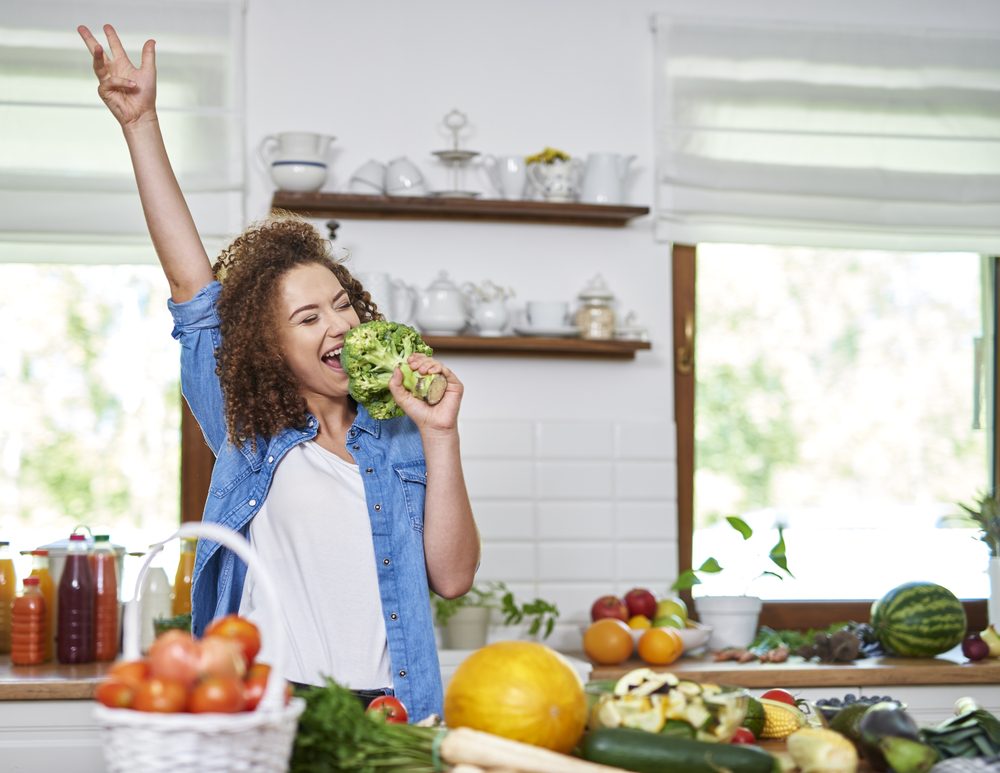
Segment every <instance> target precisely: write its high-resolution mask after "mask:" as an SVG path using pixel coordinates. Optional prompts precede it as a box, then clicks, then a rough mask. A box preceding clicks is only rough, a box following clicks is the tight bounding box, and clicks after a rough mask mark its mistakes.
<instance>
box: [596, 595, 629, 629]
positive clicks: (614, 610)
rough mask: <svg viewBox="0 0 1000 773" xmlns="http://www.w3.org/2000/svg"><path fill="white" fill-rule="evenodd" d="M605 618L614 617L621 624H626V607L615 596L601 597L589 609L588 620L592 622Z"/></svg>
mask: <svg viewBox="0 0 1000 773" xmlns="http://www.w3.org/2000/svg"><path fill="white" fill-rule="evenodd" d="M605 617H614V618H617V619H619V620H621V621H622V622H623V623H627V622H628V607H627V606H625V602H624V601H622V600H621V599H620V598H618V597H617V596H601V597H600V598H599V599H598V600H597V601H595V602H594V603H593V605H592V606H591V607H590V619H591V621H594V620H601V619H602V618H605Z"/></svg>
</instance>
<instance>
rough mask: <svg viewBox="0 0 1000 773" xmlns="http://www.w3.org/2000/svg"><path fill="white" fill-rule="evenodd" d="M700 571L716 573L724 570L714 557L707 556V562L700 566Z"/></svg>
mask: <svg viewBox="0 0 1000 773" xmlns="http://www.w3.org/2000/svg"><path fill="white" fill-rule="evenodd" d="M698 571H699V572H705V573H707V574H715V573H716V572H721V571H722V566H721V565H720V564H719V562H718V561H716V560H715V559H714V558H706V559H705V563H703V564H702V565H701V566H699V567H698Z"/></svg>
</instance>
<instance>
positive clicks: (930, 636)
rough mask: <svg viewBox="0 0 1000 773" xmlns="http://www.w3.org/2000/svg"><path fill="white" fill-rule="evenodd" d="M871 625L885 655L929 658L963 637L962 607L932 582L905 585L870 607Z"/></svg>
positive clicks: (947, 591) (952, 645) (963, 616)
mask: <svg viewBox="0 0 1000 773" xmlns="http://www.w3.org/2000/svg"><path fill="white" fill-rule="evenodd" d="M871 625H872V628H873V629H874V630H875V635H876V636H877V637H878V640H879V642H880V643H881V644H882V646H883V647H885V649H886V650H888V651H889V652H891V653H893V654H896V655H901V656H903V657H910V658H931V657H934V656H935V655H940V654H941V653H942V652H947V651H948V650H950V649H951V648H952V647H954V646H956V645H957V644H959V643H961V641H962V639H963V638H964V637H965V630H966V626H967V623H966V619H965V608H964V607H963V606H962V602H961V601H959V600H958V598H957V597H956V596H955V594H954V593H952V592H951V591H950V590H948V589H947V588H945V587H943V586H941V585H937V584H935V583H933V582H907V583H903V584H902V585H900V586H898V587H896V588H893V589H892V590H891V591H889V592H888V593H886V594H885V595H884V596H883V597H882V598H880V599H879V600H878V601H876V602H875V603H874V604H872V612H871Z"/></svg>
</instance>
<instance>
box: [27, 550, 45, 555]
mask: <svg viewBox="0 0 1000 773" xmlns="http://www.w3.org/2000/svg"><path fill="white" fill-rule="evenodd" d="M48 554H49V551H47V550H32V551H31V555H33V556H47V555H48Z"/></svg>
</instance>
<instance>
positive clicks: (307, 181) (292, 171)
mask: <svg viewBox="0 0 1000 773" xmlns="http://www.w3.org/2000/svg"><path fill="white" fill-rule="evenodd" d="M327 173H328V170H327V167H326V164H320V163H316V162H308V163H306V162H303V163H298V162H295V161H275V162H274V163H273V164H271V179H272V180H274V184H275V185H277V186H278V188H279V189H281V190H283V191H295V192H297V193H304V192H307V191H318V190H319V189H320V188H322V187H323V183H325V182H326V177H327Z"/></svg>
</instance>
